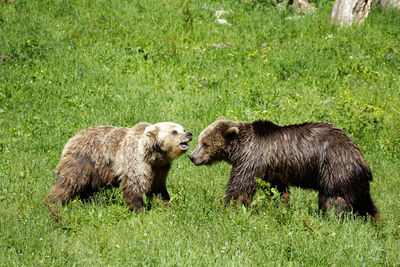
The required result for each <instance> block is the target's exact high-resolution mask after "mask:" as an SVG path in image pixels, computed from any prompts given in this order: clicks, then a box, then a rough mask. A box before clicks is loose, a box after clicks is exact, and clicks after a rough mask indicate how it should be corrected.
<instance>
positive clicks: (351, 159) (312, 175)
mask: <svg viewBox="0 0 400 267" xmlns="http://www.w3.org/2000/svg"><path fill="white" fill-rule="evenodd" d="M226 122H227V125H226V127H225V128H226V129H228V128H229V127H230V125H229V121H226ZM222 125H223V124H222ZM235 126H236V127H237V128H238V129H239V131H238V133H237V135H236V136H235V135H234V136H227V137H225V139H226V140H225V142H226V143H225V147H226V149H224V151H221V152H220V153H219V156H218V157H219V158H217V159H216V160H224V161H227V162H229V163H231V164H232V165H233V167H232V172H231V176H230V179H229V181H228V185H227V190H226V203H229V202H230V201H231V200H232V199H234V200H239V201H241V202H243V203H249V202H250V201H251V199H252V197H253V194H254V192H255V189H256V178H262V179H264V180H266V181H269V182H271V184H272V185H273V186H276V187H277V188H278V190H279V191H280V192H281V193H282V194H283V195H284V194H287V193H288V192H289V188H288V187H289V186H298V187H301V188H308V189H314V190H317V191H318V192H319V208H320V209H321V210H323V211H326V210H327V209H330V208H332V207H335V208H336V212H342V211H350V210H353V211H355V212H357V213H358V214H359V215H362V216H364V215H366V214H370V215H371V216H372V217H373V219H377V218H378V216H379V214H378V210H377V208H376V207H375V205H374V203H373V201H372V199H371V196H370V185H369V183H370V181H372V174H371V170H370V168H369V166H368V165H367V163H366V162H365V160H364V158H363V156H362V153H361V151H360V149H359V148H358V146H357V145H356V144H355V143H354V142H353V141H352V140H351V139H350V138H349V137H348V136H347V135H346V134H345V133H344V132H343V131H342V130H340V129H339V128H337V127H334V126H332V125H329V124H324V123H318V122H311V123H303V124H298V125H290V126H284V127H282V126H278V125H276V124H274V123H272V122H270V121H261V120H260V121H254V122H252V123H236V124H235ZM222 131H223V129H222ZM286 197H287V196H286Z"/></svg>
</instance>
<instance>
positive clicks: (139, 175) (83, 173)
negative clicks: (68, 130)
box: [46, 122, 192, 212]
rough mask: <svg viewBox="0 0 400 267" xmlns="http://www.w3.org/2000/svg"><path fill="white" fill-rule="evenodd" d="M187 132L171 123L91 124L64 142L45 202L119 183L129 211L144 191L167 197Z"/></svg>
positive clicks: (137, 204)
mask: <svg viewBox="0 0 400 267" xmlns="http://www.w3.org/2000/svg"><path fill="white" fill-rule="evenodd" d="M190 140H192V134H191V133H186V131H185V129H184V128H183V127H182V126H180V125H178V124H175V123H170V122H163V123H157V124H154V125H151V124H149V123H146V122H142V123H139V124H137V125H135V126H134V127H133V128H117V127H113V126H99V127H90V128H88V129H85V130H82V131H80V132H78V133H77V134H76V135H75V136H74V137H73V138H71V139H70V140H69V141H68V143H67V144H66V145H65V148H64V150H63V152H62V156H61V160H60V162H59V163H58V165H57V167H56V172H57V180H56V182H55V184H54V186H53V187H52V188H51V189H50V192H49V195H48V196H47V199H46V200H47V203H50V204H52V203H55V202H61V203H62V204H64V203H66V202H68V201H70V200H71V199H72V198H73V197H75V196H76V195H81V197H87V196H89V195H91V194H92V193H93V192H95V191H98V190H99V189H100V188H102V187H107V186H118V185H120V187H121V189H122V191H123V193H124V199H125V201H126V202H127V204H128V205H129V207H130V209H131V210H133V209H135V210H136V211H137V212H138V211H139V210H140V209H141V207H142V206H143V199H142V196H143V194H147V195H152V194H161V197H162V198H163V199H164V200H166V201H168V200H169V199H170V197H169V194H168V191H167V188H166V179H167V174H168V171H169V169H170V167H171V162H172V160H173V159H175V158H177V157H179V156H180V155H181V154H183V153H185V152H186V151H187V150H188V149H189V148H190V147H189V146H188V144H187V142H189V141H190Z"/></svg>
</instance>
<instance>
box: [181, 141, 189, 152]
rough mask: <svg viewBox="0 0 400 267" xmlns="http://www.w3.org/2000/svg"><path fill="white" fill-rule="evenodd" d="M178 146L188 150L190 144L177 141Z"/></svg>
mask: <svg viewBox="0 0 400 267" xmlns="http://www.w3.org/2000/svg"><path fill="white" fill-rule="evenodd" d="M179 146H180V148H182V149H183V150H189V149H190V146H189V145H188V142H181V143H179Z"/></svg>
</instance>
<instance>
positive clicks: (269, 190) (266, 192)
mask: <svg viewBox="0 0 400 267" xmlns="http://www.w3.org/2000/svg"><path fill="white" fill-rule="evenodd" d="M256 183H257V186H258V188H259V189H260V191H261V192H262V194H261V195H260V196H258V197H256V199H255V200H253V202H252V203H251V206H255V205H257V204H258V203H264V202H265V201H266V200H270V199H272V200H275V199H278V198H279V196H280V193H279V191H278V189H276V188H275V187H272V186H271V183H270V182H266V181H264V180H262V179H260V178H257V179H256Z"/></svg>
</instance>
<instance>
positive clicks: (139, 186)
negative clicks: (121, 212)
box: [121, 176, 150, 213]
mask: <svg viewBox="0 0 400 267" xmlns="http://www.w3.org/2000/svg"><path fill="white" fill-rule="evenodd" d="M133 177H134V178H130V177H124V178H123V179H122V181H121V189H122V191H123V193H124V199H125V201H126V203H127V204H128V206H129V210H130V211H133V210H135V212H136V213H139V212H140V211H141V209H142V207H143V194H145V193H147V192H148V191H149V190H150V182H149V178H148V177H147V176H142V177H138V176H133Z"/></svg>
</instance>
